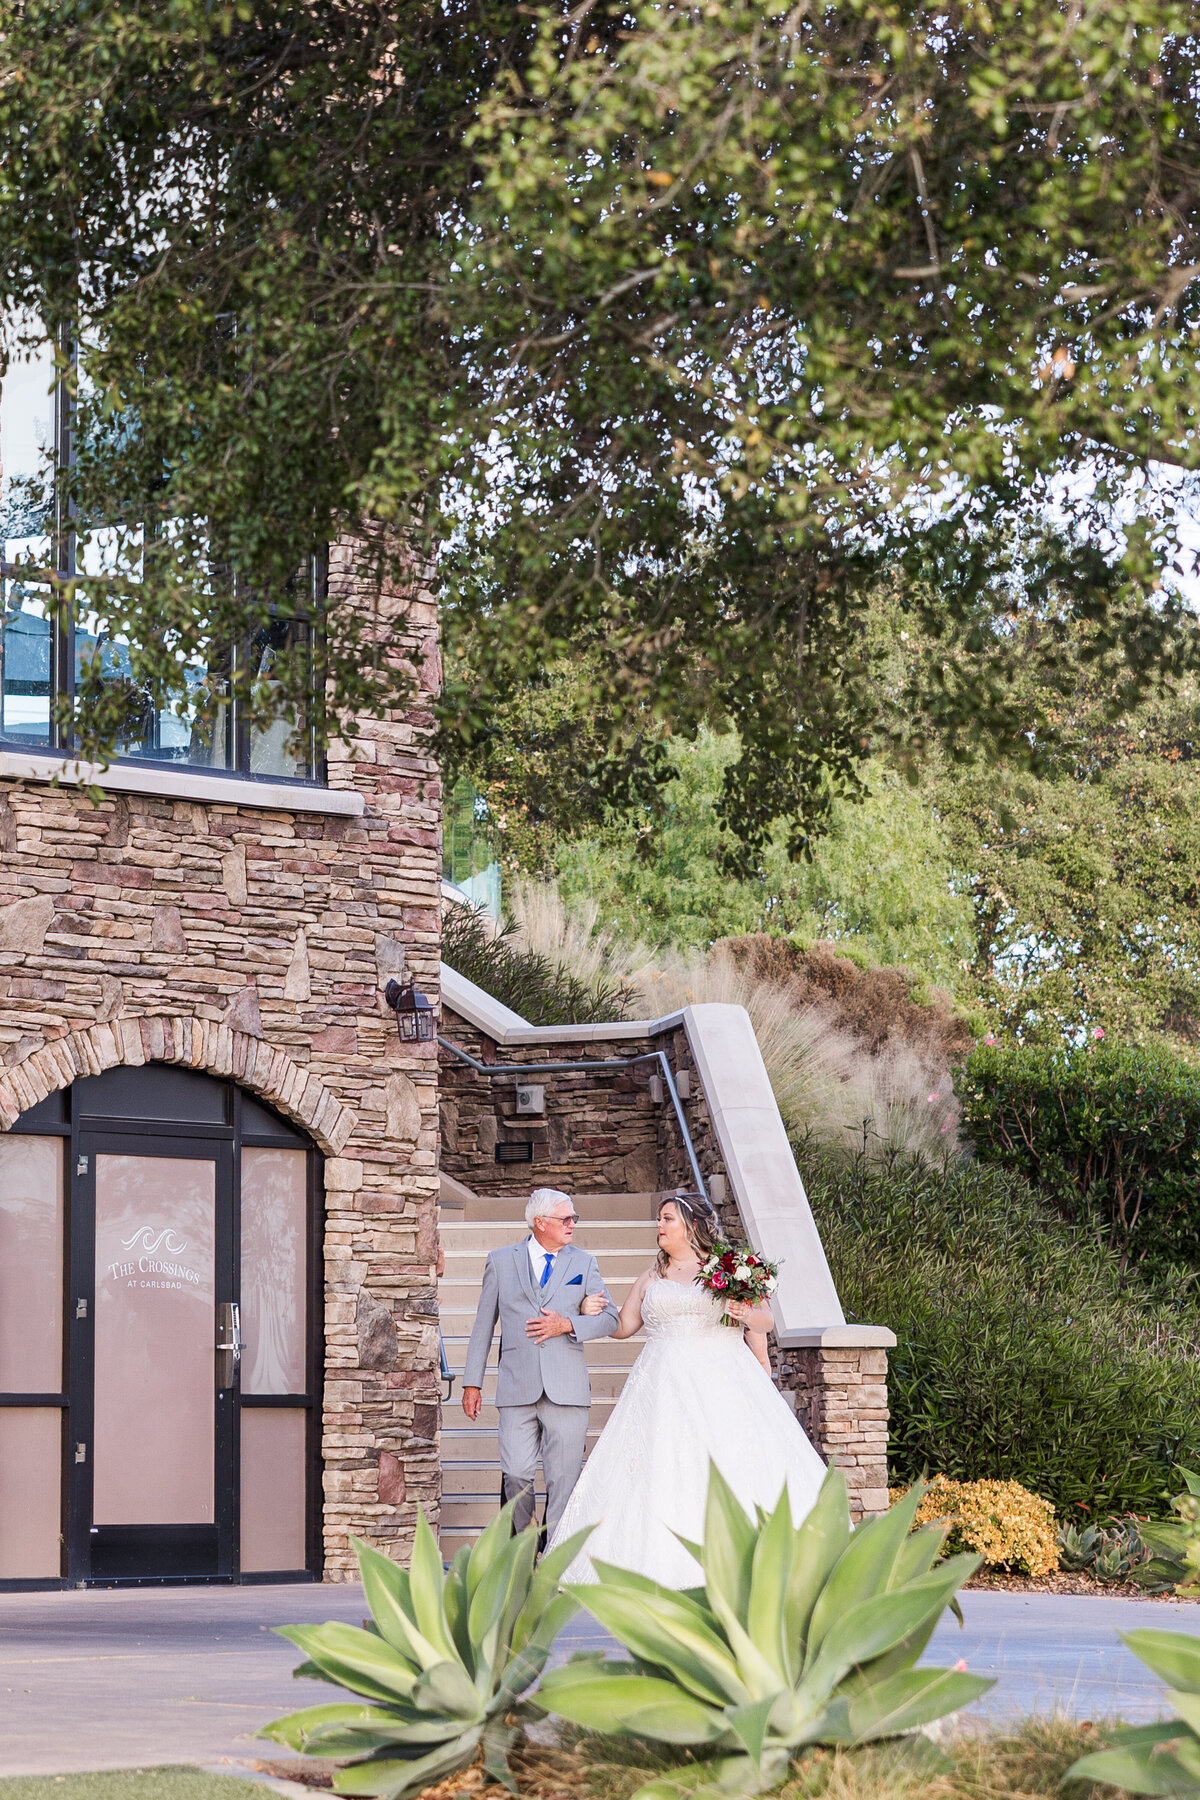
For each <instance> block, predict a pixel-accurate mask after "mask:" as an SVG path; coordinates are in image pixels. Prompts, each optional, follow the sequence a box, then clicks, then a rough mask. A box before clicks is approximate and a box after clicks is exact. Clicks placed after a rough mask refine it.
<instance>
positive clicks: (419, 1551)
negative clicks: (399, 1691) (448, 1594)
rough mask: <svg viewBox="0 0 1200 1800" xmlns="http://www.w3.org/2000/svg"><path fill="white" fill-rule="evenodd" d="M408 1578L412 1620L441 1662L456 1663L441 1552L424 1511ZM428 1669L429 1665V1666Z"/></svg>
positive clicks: (419, 1524) (420, 1514)
mask: <svg viewBox="0 0 1200 1800" xmlns="http://www.w3.org/2000/svg"><path fill="white" fill-rule="evenodd" d="M408 1579H409V1593H410V1594H411V1596H412V1609H413V1617H414V1618H415V1620H416V1622H417V1629H418V1631H419V1632H420V1633H421V1636H422V1637H423V1638H425V1639H426V1641H427V1642H428V1643H430V1644H432V1645H433V1646H434V1648H435V1650H438V1651H440V1653H441V1654H440V1655H439V1657H438V1661H439V1662H442V1661H445V1662H457V1661H458V1650H457V1648H456V1646H455V1643H454V1639H453V1637H452V1636H451V1634H450V1622H449V1620H448V1619H447V1617H446V1607H445V1602H444V1600H443V1598H442V1590H443V1588H444V1586H445V1581H446V1577H445V1573H444V1571H443V1569H442V1553H441V1551H440V1550H439V1549H438V1543H437V1539H436V1538H435V1537H434V1535H433V1532H432V1530H431V1528H430V1524H429V1520H428V1519H427V1518H426V1517H425V1514H424V1513H423V1512H421V1511H418V1513H417V1528H416V1531H415V1532H414V1534H413V1547H412V1558H411V1562H410V1566H409V1577H408ZM428 1666H429V1665H428V1664H427V1665H426V1667H428Z"/></svg>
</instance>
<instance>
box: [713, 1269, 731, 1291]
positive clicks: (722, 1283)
mask: <svg viewBox="0 0 1200 1800" xmlns="http://www.w3.org/2000/svg"><path fill="white" fill-rule="evenodd" d="M712 1284H713V1286H714V1287H715V1288H727V1287H728V1286H729V1281H728V1279H727V1277H726V1276H724V1275H722V1273H721V1271H720V1269H718V1270H717V1271H716V1273H715V1274H714V1275H713V1278H712Z"/></svg>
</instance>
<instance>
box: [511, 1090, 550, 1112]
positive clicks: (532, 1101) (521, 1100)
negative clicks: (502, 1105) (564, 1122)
mask: <svg viewBox="0 0 1200 1800" xmlns="http://www.w3.org/2000/svg"><path fill="white" fill-rule="evenodd" d="M545 1110H546V1090H545V1088H544V1087H519V1088H518V1089H517V1111H518V1112H519V1113H544V1112H545Z"/></svg>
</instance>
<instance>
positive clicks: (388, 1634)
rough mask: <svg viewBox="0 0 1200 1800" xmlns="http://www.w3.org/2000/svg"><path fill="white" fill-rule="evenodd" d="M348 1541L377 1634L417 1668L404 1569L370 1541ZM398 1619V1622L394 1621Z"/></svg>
mask: <svg viewBox="0 0 1200 1800" xmlns="http://www.w3.org/2000/svg"><path fill="white" fill-rule="evenodd" d="M350 1541H351V1543H352V1544H353V1546H354V1552H355V1555H356V1556H357V1557H358V1567H359V1571H360V1573H361V1575H362V1583H363V1592H364V1593H365V1594H366V1598H367V1605H368V1606H369V1607H370V1609H371V1618H372V1619H373V1621H374V1623H375V1625H376V1627H377V1629H378V1631H379V1635H380V1636H381V1637H383V1638H386V1640H387V1642H388V1643H389V1644H390V1645H391V1646H392V1648H393V1650H398V1651H399V1652H400V1654H401V1655H402V1656H403V1657H405V1658H406V1659H408V1660H410V1661H413V1663H414V1669H419V1668H420V1667H421V1664H420V1663H419V1662H415V1660H414V1659H413V1658H412V1654H411V1650H410V1645H411V1642H412V1631H413V1628H414V1627H415V1626H416V1622H417V1621H416V1615H415V1614H414V1612H413V1609H412V1598H411V1595H410V1593H409V1584H408V1571H407V1570H406V1569H402V1568H400V1567H399V1566H398V1565H397V1564H396V1563H394V1562H393V1561H392V1560H391V1558H390V1557H387V1556H384V1555H382V1554H381V1553H380V1552H379V1551H378V1550H375V1549H373V1548H372V1547H371V1545H370V1544H364V1543H363V1541H362V1539H361V1538H351V1540H350ZM398 1619H399V1621H401V1622H400V1623H397V1620H398Z"/></svg>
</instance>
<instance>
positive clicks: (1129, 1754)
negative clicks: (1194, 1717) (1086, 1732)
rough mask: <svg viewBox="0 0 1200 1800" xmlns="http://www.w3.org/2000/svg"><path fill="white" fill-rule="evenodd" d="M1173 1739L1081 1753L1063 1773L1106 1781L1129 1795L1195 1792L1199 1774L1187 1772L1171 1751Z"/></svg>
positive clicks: (1072, 1778)
mask: <svg viewBox="0 0 1200 1800" xmlns="http://www.w3.org/2000/svg"><path fill="white" fill-rule="evenodd" d="M1171 1746H1172V1740H1171V1739H1167V1740H1165V1741H1160V1742H1159V1743H1156V1744H1150V1743H1145V1744H1123V1745H1120V1746H1119V1747H1118V1748H1116V1749H1113V1750H1096V1751H1093V1753H1092V1754H1091V1756H1081V1757H1080V1759H1079V1761H1078V1762H1074V1763H1072V1764H1071V1767H1070V1768H1069V1769H1068V1770H1067V1772H1066V1774H1065V1775H1064V1776H1063V1780H1064V1782H1065V1781H1105V1782H1108V1783H1109V1785H1110V1786H1112V1787H1119V1788H1124V1789H1125V1791H1126V1793H1129V1794H1195V1793H1198V1792H1200V1776H1198V1775H1193V1774H1189V1772H1188V1771H1187V1770H1186V1769H1185V1768H1184V1767H1183V1766H1182V1765H1181V1764H1180V1763H1179V1761H1178V1760H1177V1759H1176V1757H1175V1755H1174V1754H1173V1751H1172V1747H1171Z"/></svg>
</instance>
